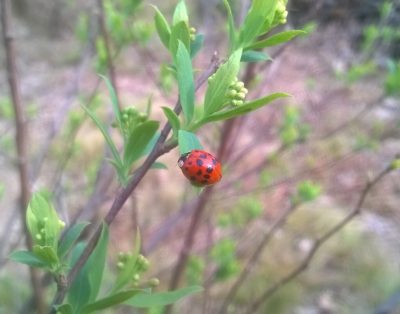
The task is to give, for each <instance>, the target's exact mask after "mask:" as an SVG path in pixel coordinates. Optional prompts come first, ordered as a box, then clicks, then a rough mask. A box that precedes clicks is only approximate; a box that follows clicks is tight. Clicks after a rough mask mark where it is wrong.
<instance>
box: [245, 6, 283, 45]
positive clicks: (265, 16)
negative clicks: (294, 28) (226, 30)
mask: <svg viewBox="0 0 400 314" xmlns="http://www.w3.org/2000/svg"><path fill="white" fill-rule="evenodd" d="M277 2H278V0H268V1H265V0H253V2H252V5H251V7H250V10H249V13H248V14H247V16H246V18H245V20H244V23H243V25H242V27H241V30H240V35H239V45H240V47H247V46H248V45H250V44H251V43H252V42H253V41H254V39H256V38H257V37H258V36H259V35H260V33H261V31H262V29H263V26H264V23H265V21H266V20H272V18H273V17H274V14H275V7H276V4H277Z"/></svg>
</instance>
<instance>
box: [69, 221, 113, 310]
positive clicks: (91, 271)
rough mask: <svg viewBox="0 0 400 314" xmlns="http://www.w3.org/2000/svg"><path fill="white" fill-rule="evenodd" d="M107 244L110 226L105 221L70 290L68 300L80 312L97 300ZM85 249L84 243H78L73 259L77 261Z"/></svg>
mask: <svg viewBox="0 0 400 314" xmlns="http://www.w3.org/2000/svg"><path fill="white" fill-rule="evenodd" d="M107 246H108V227H107V225H106V224H105V223H103V227H102V231H101V235H100V238H99V240H98V242H97V245H96V247H95V249H94V250H93V252H92V254H91V255H90V257H89V259H88V260H87V262H86V264H85V266H84V267H83V268H82V269H81V270H80V271H79V273H78V275H77V276H76V278H75V280H74V281H73V282H72V285H71V288H70V289H69V290H68V293H69V295H68V301H69V303H70V304H71V305H72V307H73V308H74V310H75V312H79V311H80V309H81V308H82V307H83V306H84V305H86V304H88V303H91V302H93V301H95V300H96V298H97V295H98V293H99V290H100V285H101V281H102V278H103V272H104V267H105V262H106V253H107ZM83 249H84V245H78V246H76V249H74V251H73V253H74V254H73V260H74V261H75V262H76V260H77V259H78V258H79V256H80V255H81V253H82V252H83Z"/></svg>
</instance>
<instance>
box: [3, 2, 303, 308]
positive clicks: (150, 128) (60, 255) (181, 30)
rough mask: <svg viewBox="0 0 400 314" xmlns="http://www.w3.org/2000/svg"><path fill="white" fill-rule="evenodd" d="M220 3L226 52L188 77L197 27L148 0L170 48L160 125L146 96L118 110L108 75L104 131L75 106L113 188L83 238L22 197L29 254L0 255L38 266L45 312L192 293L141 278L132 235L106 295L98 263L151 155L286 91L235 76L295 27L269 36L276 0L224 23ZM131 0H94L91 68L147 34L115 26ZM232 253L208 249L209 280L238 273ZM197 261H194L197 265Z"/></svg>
mask: <svg viewBox="0 0 400 314" xmlns="http://www.w3.org/2000/svg"><path fill="white" fill-rule="evenodd" d="M223 3H224V7H225V9H226V12H227V15H228V33H229V48H230V49H229V52H228V55H227V56H226V58H225V59H224V60H213V62H212V63H211V66H210V68H209V69H207V70H206V71H204V74H203V75H201V76H200V77H199V78H198V79H197V80H195V75H194V74H195V70H194V68H193V59H194V58H195V56H196V55H197V54H198V53H199V52H200V51H201V48H202V43H203V35H201V34H197V33H196V30H195V28H193V26H192V25H191V24H190V22H189V15H188V11H187V8H186V4H185V2H184V1H179V3H178V4H177V6H176V8H175V10H174V13H173V17H172V22H168V21H167V19H166V18H165V17H164V15H163V14H162V13H161V11H160V10H159V9H158V8H156V7H153V8H154V11H155V16H154V25H155V29H156V30H157V33H158V35H159V38H160V40H161V43H162V44H163V45H164V46H165V48H166V49H167V51H168V52H169V54H170V59H171V65H170V69H171V71H173V74H174V77H175V78H176V84H177V86H178V90H179V97H178V98H179V100H178V102H177V104H176V106H175V108H174V109H171V108H170V107H166V106H165V107H162V110H163V113H164V115H165V118H166V119H167V120H168V123H167V124H166V125H165V126H164V127H163V129H161V131H160V130H159V125H160V122H159V121H158V120H155V119H154V118H152V111H151V109H152V107H153V106H152V101H151V97H149V99H150V100H149V102H148V107H147V110H146V111H145V112H141V111H140V110H139V109H137V108H136V107H135V106H130V107H123V106H122V105H121V103H120V102H119V99H118V95H117V92H118V90H117V89H116V88H115V86H113V84H112V75H111V78H110V80H109V79H108V78H107V77H105V76H102V75H101V77H102V79H103V81H104V83H105V84H106V86H107V89H108V92H109V95H110V99H111V105H112V113H113V118H114V121H113V123H112V126H113V127H114V130H110V129H109V125H108V123H105V122H103V121H102V119H100V118H99V117H98V116H97V114H96V112H95V109H93V108H92V107H89V106H85V105H82V109H83V110H84V112H85V113H86V114H87V115H88V116H89V117H90V118H91V120H92V121H93V122H94V123H95V125H96V126H97V128H98V130H99V131H100V132H101V134H102V135H103V137H104V140H105V143H106V145H107V147H108V149H109V151H110V158H109V159H108V161H109V162H110V163H111V164H112V166H113V167H114V169H115V172H116V174H117V177H118V179H119V183H120V185H121V189H120V192H119V194H117V195H116V197H115V201H114V203H113V204H112V207H111V208H110V210H109V212H108V214H107V215H106V217H105V218H104V221H103V222H102V224H101V225H99V226H98V228H97V231H96V232H95V233H94V235H93V236H92V237H91V238H90V239H89V240H88V241H87V242H81V241H79V240H80V237H81V234H82V233H83V231H84V230H85V228H86V226H87V223H85V222H78V223H76V224H74V225H72V226H69V228H68V229H67V230H66V231H65V233H64V234H63V235H61V234H62V231H63V229H64V227H65V224H64V223H63V222H62V221H61V220H60V218H59V217H58V214H57V212H56V211H55V209H54V208H53V206H52V205H51V203H50V201H49V199H48V197H46V196H45V195H44V194H41V193H35V194H34V195H33V196H32V199H31V201H30V203H29V206H28V209H27V212H26V224H27V226H28V230H29V235H30V237H31V239H32V241H33V248H32V250H30V251H16V252H14V253H12V254H11V256H10V258H11V259H12V260H14V261H18V262H20V263H23V264H26V265H29V266H30V267H38V268H41V269H43V270H44V271H46V272H48V273H49V274H50V275H51V276H52V277H53V278H54V280H55V282H56V283H57V294H56V297H55V299H54V304H52V306H53V307H52V312H58V313H67V314H68V313H91V312H94V311H98V310H102V309H106V308H109V307H113V306H116V305H118V304H122V303H124V304H125V305H129V306H133V307H137V308H141V307H143V308H148V307H160V306H165V305H168V304H171V303H174V302H176V301H177V300H178V299H180V298H182V297H184V296H187V295H189V294H192V293H195V292H198V291H200V290H201V288H200V287H198V286H193V287H186V288H183V289H179V290H174V291H169V292H162V293H155V292H153V291H152V288H153V287H154V286H156V285H157V284H158V280H157V279H155V278H153V279H149V280H148V281H141V277H142V275H143V274H144V273H145V271H146V270H147V268H148V261H147V260H146V258H145V257H144V256H142V255H141V254H140V253H139V252H140V245H139V244H140V240H139V236H138V235H137V237H136V245H135V249H134V251H133V252H130V253H129V252H128V253H123V254H120V255H119V258H118V262H117V268H118V273H117V275H116V279H115V282H114V285H113V287H112V288H111V289H109V290H108V291H106V292H103V291H102V290H101V287H102V281H103V280H102V279H103V275H104V272H105V269H106V256H107V248H108V242H109V227H110V224H111V223H112V222H113V220H114V219H115V217H116V216H117V214H118V213H119V211H120V210H121V208H122V206H123V205H124V203H125V202H126V200H127V198H128V197H129V195H130V194H131V193H132V191H134V190H135V188H136V187H137V186H138V184H139V183H140V181H141V179H142V178H143V177H144V176H145V174H146V173H147V171H148V170H149V169H151V168H164V167H165V166H164V165H163V164H161V163H159V162H157V159H158V157H159V156H161V155H163V154H165V153H167V152H168V151H170V150H171V149H173V148H175V147H176V146H179V150H180V152H181V153H186V152H188V151H190V150H193V149H196V148H201V147H202V144H201V141H200V140H199V139H198V138H197V136H196V132H197V131H198V130H200V129H201V128H202V127H204V126H205V125H207V124H210V123H215V122H218V121H224V120H229V119H233V118H236V117H239V116H242V115H245V114H248V113H250V112H252V111H255V110H257V109H259V108H262V107H264V106H266V105H268V104H270V103H271V102H272V101H274V100H276V99H279V98H284V97H288V96H289V95H288V94H285V93H274V94H270V95H266V96H263V97H260V98H258V99H252V100H247V99H246V96H247V92H248V90H247V88H246V87H245V86H244V83H243V82H241V81H240V80H239V79H238V77H239V76H240V69H241V66H242V64H243V63H246V62H262V61H265V60H268V56H267V55H266V54H265V53H264V52H262V49H264V48H266V47H271V46H275V45H278V44H282V43H284V42H286V41H288V40H291V39H293V38H294V37H296V36H297V35H300V34H303V33H304V32H303V31H296V30H293V31H284V32H281V33H277V34H274V35H272V36H270V35H269V32H270V30H272V29H273V28H275V27H276V26H278V25H280V24H283V23H285V22H286V15H287V11H286V1H284V0H273V1H263V0H254V1H253V2H252V4H251V7H250V9H249V11H248V13H247V15H246V17H245V19H244V21H243V23H242V24H241V25H239V26H236V25H235V23H234V17H233V15H232V10H231V8H230V5H229V2H228V1H227V0H224V1H223ZM139 4H140V1H134V2H131V1H122V0H121V1H118V2H116V3H114V2H111V1H106V2H104V8H105V9H106V10H105V11H104V12H106V16H105V19H106V23H105V26H106V27H108V28H109V34H107V33H106V30H104V29H103V36H102V37H98V38H96V50H97V66H96V69H97V70H98V71H99V72H104V70H105V69H106V68H108V70H109V71H110V73H112V72H113V71H112V62H111V61H112V57H113V56H112V54H113V53H115V52H117V51H118V50H119V49H121V48H122V47H123V45H126V44H127V43H130V42H131V41H133V40H139V41H143V42H144V41H146V40H147V38H148V34H149V32H148V30H147V26H146V25H143V24H136V26H135V27H133V28H129V29H128V32H125V27H126V25H127V24H129V22H128V19H129V18H131V16H132V14H133V13H134V12H136V10H138V8H139ZM104 12H103V11H102V12H101V13H104ZM100 16H101V15H100ZM102 26H104V25H102ZM86 27H87V23H86V22H85V18H82V20H81V22H80V23H79V30H78V33H79V34H81V35H80V37H81V38H84V37H85V36H84V32H85V29H86ZM107 35H110V36H109V37H110V38H108V36H107ZM110 39H111V40H110ZM109 40H110V42H109ZM111 47H114V48H111ZM113 49H115V51H114V52H113V51H112V50H113ZM205 83H207V88H206V92H205V95H204V99H202V100H200V99H196V98H197V97H196V91H197V89H198V88H199V87H200V86H201V85H203V84H205ZM197 103H199V105H196V104H197ZM181 112H182V115H180V113H181ZM81 121H82V117H81V116H79V115H78V116H72V117H71V119H70V121H69V122H70V123H69V126H68V127H69V129H70V130H69V131H70V132H75V131H74V130H75V129H76V128H77V126H78V125H79V124H80V122H81ZM114 131H115V132H114ZM171 131H172V134H170V133H171ZM115 133H116V134H115ZM142 158H143V159H144V161H143V162H141V161H142ZM242 206H243V207H244V208H245V211H244V213H245V216H244V218H241V219H244V221H248V220H251V219H254V218H255V217H257V216H258V215H259V214H260V211H261V207H260V206H259V204H257V203H254V202H250V201H249V200H247V201H246V203H245V204H242ZM235 251H236V248H235V244H234V243H233V242H232V241H231V240H227V239H225V240H221V241H220V242H218V243H217V244H216V246H215V247H214V248H213V250H212V253H211V255H212V258H213V259H214V262H215V263H216V265H217V271H216V277H217V278H218V279H220V280H225V279H227V278H229V277H231V276H233V275H235V274H236V273H237V272H238V269H239V264H238V261H237V260H236V258H235ZM197 266H198V268H201V265H197ZM65 298H66V300H64V299H65Z"/></svg>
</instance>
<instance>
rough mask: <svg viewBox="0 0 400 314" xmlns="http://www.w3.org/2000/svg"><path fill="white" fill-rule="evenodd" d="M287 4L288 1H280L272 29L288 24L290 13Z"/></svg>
mask: <svg viewBox="0 0 400 314" xmlns="http://www.w3.org/2000/svg"><path fill="white" fill-rule="evenodd" d="M286 2H287V1H286V0H280V1H278V3H277V5H276V10H275V15H274V19H273V21H272V27H275V26H277V25H280V24H285V23H286V21H287V15H288V11H287V10H286Z"/></svg>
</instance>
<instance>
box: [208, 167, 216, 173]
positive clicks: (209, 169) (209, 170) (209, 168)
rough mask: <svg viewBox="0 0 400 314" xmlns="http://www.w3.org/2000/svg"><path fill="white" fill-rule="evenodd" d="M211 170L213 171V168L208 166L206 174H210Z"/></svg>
mask: <svg viewBox="0 0 400 314" xmlns="http://www.w3.org/2000/svg"><path fill="white" fill-rule="evenodd" d="M213 170H214V168H213V167H212V166H208V167H207V170H206V171H207V173H211V172H213Z"/></svg>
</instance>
